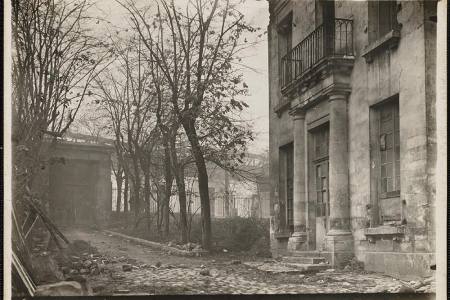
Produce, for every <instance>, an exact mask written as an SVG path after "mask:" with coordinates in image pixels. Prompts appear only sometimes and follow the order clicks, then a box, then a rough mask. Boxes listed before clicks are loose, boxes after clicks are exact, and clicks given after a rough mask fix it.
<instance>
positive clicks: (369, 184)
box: [268, 0, 437, 278]
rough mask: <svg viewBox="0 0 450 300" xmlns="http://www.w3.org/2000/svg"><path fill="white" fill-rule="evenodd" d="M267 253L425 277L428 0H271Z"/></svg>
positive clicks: (432, 148)
mask: <svg viewBox="0 0 450 300" xmlns="http://www.w3.org/2000/svg"><path fill="white" fill-rule="evenodd" d="M269 11H270V23H269V26H268V35H269V41H268V47H269V98H270V104H269V107H270V159H269V160H270V183H271V191H270V197H271V215H272V218H271V248H272V252H273V254H274V255H284V256H286V255H295V256H322V257H326V258H327V260H328V261H329V262H330V264H332V265H334V266H336V267H341V266H344V265H345V264H346V263H347V262H348V261H349V260H350V259H352V258H354V257H356V259H358V260H360V261H362V262H364V265H365V268H366V269H367V270H371V271H379V272H385V273H387V274H390V275H394V276H398V277H402V278H413V277H420V276H426V275H428V274H429V272H430V265H431V264H433V263H434V259H435V255H434V254H435V218H434V215H435V209H434V208H435V165H436V139H435V136H436V121H435V116H436V112H435V102H436V95H435V76H436V64H435V62H436V26H437V17H436V16H437V12H436V2H435V1H367V2H359V1H337V0H336V1H320V0H302V1H295V0H269Z"/></svg>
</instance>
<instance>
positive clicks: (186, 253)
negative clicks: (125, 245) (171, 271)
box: [103, 230, 207, 256]
mask: <svg viewBox="0 0 450 300" xmlns="http://www.w3.org/2000/svg"><path fill="white" fill-rule="evenodd" d="M103 232H105V233H109V234H111V235H114V236H117V237H121V238H124V239H127V240H130V241H132V242H134V243H136V244H139V245H143V246H148V247H150V248H155V249H158V250H165V251H170V252H171V253H173V254H177V255H180V256H202V255H203V254H204V253H207V251H204V250H202V251H201V252H194V251H186V250H181V249H178V248H175V247H169V246H167V245H163V244H161V243H157V242H152V241H147V240H144V239H140V238H136V237H132V236H129V235H126V234H122V233H118V232H115V231H110V230H103Z"/></svg>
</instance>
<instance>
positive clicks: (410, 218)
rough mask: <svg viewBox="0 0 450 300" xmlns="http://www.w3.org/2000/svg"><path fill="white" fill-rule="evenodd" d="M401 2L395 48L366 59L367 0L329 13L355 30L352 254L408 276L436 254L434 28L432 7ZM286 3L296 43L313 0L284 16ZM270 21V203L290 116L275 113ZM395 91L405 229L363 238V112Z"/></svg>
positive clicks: (366, 180) (366, 194)
mask: <svg viewBox="0 0 450 300" xmlns="http://www.w3.org/2000/svg"><path fill="white" fill-rule="evenodd" d="M281 2H283V1H281ZM283 3H284V2H283ZM400 3H401V8H400V7H399V12H398V15H397V19H398V22H399V23H400V24H401V25H402V27H401V38H400V41H399V44H398V47H397V48H396V49H393V50H386V51H385V52H384V53H380V54H379V55H376V56H375V57H374V59H373V61H372V62H371V63H367V62H366V60H365V59H364V58H363V57H362V56H361V54H362V52H363V49H364V48H365V47H366V46H367V45H368V44H369V41H368V28H367V26H368V5H367V2H353V1H336V6H335V10H336V12H335V13H336V17H337V18H349V19H352V20H353V29H354V30H353V32H354V33H353V34H354V37H353V42H354V50H355V62H354V67H353V71H352V75H351V88H352V91H351V94H350V96H349V99H348V101H349V102H348V103H349V105H348V122H349V124H348V128H349V144H348V151H349V196H350V204H351V224H352V233H353V237H354V240H355V243H354V245H355V246H354V247H355V249H354V250H355V255H356V257H357V258H358V259H359V260H362V261H364V262H365V263H366V266H367V268H368V269H370V270H375V271H385V272H387V273H390V274H392V275H398V276H403V277H405V276H407V275H408V274H409V275H411V274H418V275H426V274H427V273H428V271H429V270H428V266H429V264H430V262H431V261H432V260H433V253H434V243H435V238H434V234H435V230H434V205H435V203H434V193H435V189H434V182H435V179H434V177H435V171H434V169H435V160H436V154H435V153H436V150H435V148H436V146H435V108H434V106H435V84H434V81H435V74H434V72H435V48H436V45H435V39H436V37H435V32H436V28H435V27H436V26H435V24H434V23H433V22H431V21H428V17H429V16H431V15H435V8H434V7H433V6H432V5H429V4H426V5H425V4H424V3H423V2H416V1H401V2H400ZM291 9H292V11H293V23H295V27H293V45H296V44H297V43H298V42H299V41H301V40H302V39H303V38H304V37H305V36H306V35H307V34H308V33H309V32H311V31H312V30H313V29H314V27H315V26H317V25H318V24H315V22H314V1H291V2H288V4H286V5H284V8H283V10H282V13H283V14H287V13H288V12H289V11H290V10H291ZM276 20H277V18H274V20H272V22H271V25H269V30H268V31H269V91H270V107H269V109H270V127H269V133H270V182H271V185H272V190H271V207H272V208H273V205H274V204H275V203H277V202H278V201H279V197H278V195H277V191H279V186H278V184H279V182H278V180H279V179H278V178H279V173H278V170H279V165H278V159H279V157H278V153H279V147H280V146H282V145H284V144H286V143H288V142H290V141H292V140H293V136H292V129H293V126H292V119H291V118H290V117H289V116H288V114H287V112H286V111H285V112H284V113H283V114H282V116H281V117H280V118H279V117H277V115H276V114H275V113H274V112H273V107H274V106H275V105H276V104H278V103H279V101H280V99H281V95H280V87H279V84H278V55H277V51H278V50H277V49H278V44H277V43H278V42H277V34H276ZM424 20H425V21H424ZM395 94H399V105H400V148H401V150H400V151H401V153H400V159H401V166H400V168H401V195H400V199H401V200H404V201H405V202H404V203H405V204H404V205H403V216H404V218H405V219H406V221H407V224H406V234H405V237H404V238H402V239H399V240H393V239H392V238H390V239H384V240H377V241H376V242H375V243H369V241H368V239H367V238H366V236H365V235H364V228H366V227H367V226H368V223H369V219H370V216H369V215H368V211H367V205H368V204H370V203H371V189H370V168H371V158H370V151H369V149H370V140H369V114H370V113H369V112H370V108H371V106H373V105H374V104H377V103H379V102H381V101H383V100H385V99H387V98H389V97H390V96H393V95H395ZM325 110H326V109H325ZM325 110H324V111H325ZM321 111H322V110H321V109H320V108H315V109H313V110H310V112H308V113H307V116H306V122H307V123H309V122H311V121H313V120H314V119H315V118H319V117H320V112H321ZM372 196H373V195H372ZM272 214H273V212H272ZM273 242H274V243H273V247H274V249H280V248H281V249H283V247H285V243H284V242H280V240H274V239H273ZM402 266H403V267H402Z"/></svg>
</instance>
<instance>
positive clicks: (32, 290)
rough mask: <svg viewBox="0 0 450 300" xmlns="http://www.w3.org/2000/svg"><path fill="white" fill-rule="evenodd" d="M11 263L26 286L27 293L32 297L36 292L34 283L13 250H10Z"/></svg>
mask: <svg viewBox="0 0 450 300" xmlns="http://www.w3.org/2000/svg"><path fill="white" fill-rule="evenodd" d="M12 264H13V268H14V270H15V271H16V272H17V274H18V275H19V277H20V279H21V281H22V283H23V285H24V286H25V287H26V289H27V291H28V294H29V295H30V296H31V297H33V296H34V294H35V292H36V285H35V283H34V282H33V280H32V279H31V277H30V275H29V273H28V272H27V270H26V269H25V267H24V266H23V265H22V263H21V261H20V259H19V258H18V257H17V255H16V254H15V252H14V251H13V252H12Z"/></svg>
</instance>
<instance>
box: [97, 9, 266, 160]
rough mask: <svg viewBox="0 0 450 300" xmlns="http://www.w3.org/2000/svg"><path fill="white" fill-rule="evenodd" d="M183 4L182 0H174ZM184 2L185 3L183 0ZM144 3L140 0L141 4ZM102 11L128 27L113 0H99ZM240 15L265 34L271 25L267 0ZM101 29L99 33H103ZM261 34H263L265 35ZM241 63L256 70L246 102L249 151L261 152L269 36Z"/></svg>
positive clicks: (249, 76)
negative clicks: (253, 135) (250, 123)
mask: <svg viewBox="0 0 450 300" xmlns="http://www.w3.org/2000/svg"><path fill="white" fill-rule="evenodd" d="M175 1H180V0H175ZM181 1H183V0H181ZM139 2H141V1H139ZM152 2H153V0H142V4H146V3H152ZM93 9H98V10H100V11H101V13H100V16H101V17H103V18H104V19H106V20H108V21H110V22H111V23H112V24H113V25H115V26H117V27H128V26H127V24H128V17H127V14H126V11H125V10H124V9H123V8H122V7H121V6H120V5H119V4H118V3H117V2H116V1H114V0H97V1H96V4H95V8H93ZM241 12H242V13H243V14H244V15H245V18H246V20H247V22H249V23H250V24H251V25H253V26H254V27H261V28H262V32H265V31H266V29H267V25H268V23H269V10H268V2H267V0H245V1H244V3H243V4H241ZM102 27H103V26H98V27H97V28H98V30H104V29H103V28H102ZM262 32H261V33H262ZM242 56H243V58H242V64H244V65H246V66H248V67H250V68H252V69H254V71H252V70H249V69H248V70H247V69H246V70H244V71H243V73H244V81H245V82H246V83H247V85H248V87H249V94H250V96H248V98H247V99H246V100H247V103H248V104H249V108H248V109H247V110H248V112H247V114H246V115H247V117H246V118H248V119H251V120H252V121H253V122H254V129H255V132H256V139H255V141H254V142H253V143H252V144H251V145H250V152H252V153H262V152H264V151H265V150H267V149H268V146H269V102H268V99H269V92H268V91H269V87H268V85H269V83H268V74H267V33H266V34H265V35H264V37H263V40H262V41H261V42H260V43H258V45H256V46H253V47H252V48H248V49H246V51H245V52H243V53H242Z"/></svg>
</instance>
